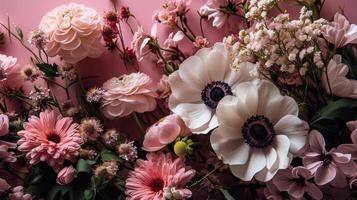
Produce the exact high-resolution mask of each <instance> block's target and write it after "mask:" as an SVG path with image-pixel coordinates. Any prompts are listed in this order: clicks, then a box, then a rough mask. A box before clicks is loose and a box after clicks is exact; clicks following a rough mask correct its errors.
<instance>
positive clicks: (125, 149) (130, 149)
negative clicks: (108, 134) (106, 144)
mask: <svg viewBox="0 0 357 200" xmlns="http://www.w3.org/2000/svg"><path fill="white" fill-rule="evenodd" d="M136 149H137V148H136V146H135V145H134V141H131V142H126V143H122V144H120V145H119V146H118V148H117V151H118V153H119V155H120V157H121V158H123V159H124V160H127V161H134V160H135V159H137V158H138V151H137V150H136Z"/></svg>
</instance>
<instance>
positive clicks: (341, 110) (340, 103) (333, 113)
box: [311, 99, 357, 124]
mask: <svg viewBox="0 0 357 200" xmlns="http://www.w3.org/2000/svg"><path fill="white" fill-rule="evenodd" d="M356 108H357V101H356V100H353V99H339V100H337V101H333V102H330V103H329V104H328V105H327V106H325V107H323V108H321V109H320V110H319V111H318V112H317V113H316V114H315V116H314V117H313V118H312V121H313V122H312V123H311V124H315V123H317V122H318V121H321V120H327V119H329V120H336V119H339V120H345V121H346V120H349V119H350V118H351V117H354V115H353V113H355V111H353V110H356ZM350 114H352V116H350Z"/></svg>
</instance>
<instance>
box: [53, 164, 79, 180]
mask: <svg viewBox="0 0 357 200" xmlns="http://www.w3.org/2000/svg"><path fill="white" fill-rule="evenodd" d="M75 176H76V169H74V168H73V167H72V165H71V166H69V167H65V168H63V169H61V171H60V172H59V173H58V174H57V179H56V182H57V183H58V184H60V185H67V184H68V183H70V182H72V181H73V179H74V177H75Z"/></svg>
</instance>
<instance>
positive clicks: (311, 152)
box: [303, 130, 351, 187]
mask: <svg viewBox="0 0 357 200" xmlns="http://www.w3.org/2000/svg"><path fill="white" fill-rule="evenodd" d="M350 161H351V154H345V153H341V152H339V151H338V150H337V149H336V148H333V149H331V150H330V151H326V149H325V139H324V137H323V136H322V135H321V133H319V132H318V131H316V130H312V131H311V133H310V136H309V148H308V150H307V151H306V152H305V153H304V157H303V163H304V166H305V167H306V168H307V169H308V170H310V171H311V173H312V174H314V176H315V183H316V184H317V185H325V184H327V183H330V182H332V184H333V185H334V186H336V187H345V186H346V184H347V182H346V176H345V174H344V173H346V172H348V171H349V170H351V169H350V167H349V166H346V164H348V163H349V162H350Z"/></svg>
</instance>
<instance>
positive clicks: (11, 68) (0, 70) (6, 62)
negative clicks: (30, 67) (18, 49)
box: [0, 54, 24, 91]
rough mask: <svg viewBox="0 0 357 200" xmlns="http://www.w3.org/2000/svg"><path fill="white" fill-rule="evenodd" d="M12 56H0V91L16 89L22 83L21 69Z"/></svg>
mask: <svg viewBox="0 0 357 200" xmlns="http://www.w3.org/2000/svg"><path fill="white" fill-rule="evenodd" d="M16 62H17V59H16V58H14V57H12V56H6V55H3V54H0V91H1V90H3V89H5V88H11V89H18V88H19V87H21V85H22V82H23V81H24V79H23V77H22V76H21V68H20V66H19V65H18V64H17V63H16Z"/></svg>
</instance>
